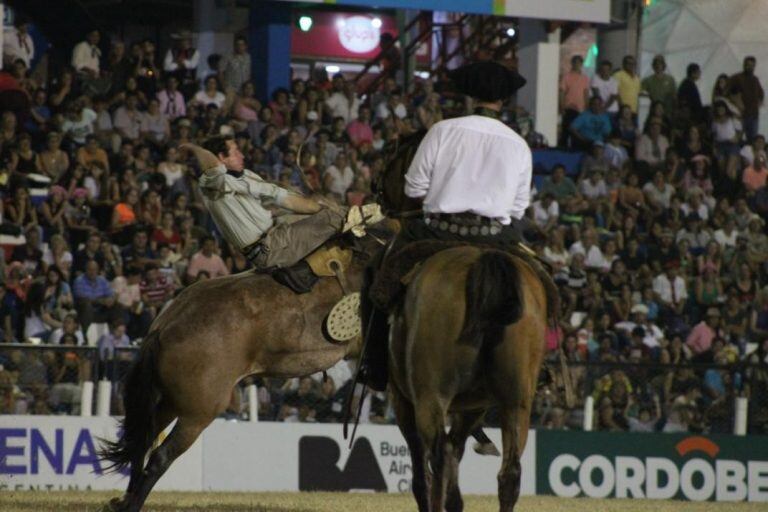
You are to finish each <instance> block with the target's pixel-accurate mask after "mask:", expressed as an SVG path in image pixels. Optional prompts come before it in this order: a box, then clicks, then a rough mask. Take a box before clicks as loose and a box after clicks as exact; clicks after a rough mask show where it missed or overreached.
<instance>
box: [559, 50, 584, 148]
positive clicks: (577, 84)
mask: <svg viewBox="0 0 768 512" xmlns="http://www.w3.org/2000/svg"><path fill="white" fill-rule="evenodd" d="M583 65H584V58H583V57H581V56H580V55H574V56H573V57H571V69H570V71H568V72H567V73H566V74H564V75H563V76H562V77H561V78H560V113H561V114H562V116H563V117H562V124H563V126H562V130H563V134H564V140H563V145H569V144H567V143H566V140H567V135H568V133H569V131H570V127H571V123H573V121H574V119H576V118H577V117H579V114H581V113H582V112H583V111H584V110H585V109H586V108H587V101H588V100H589V77H587V76H586V75H585V74H583V73H582V72H581V70H582V66H583Z"/></svg>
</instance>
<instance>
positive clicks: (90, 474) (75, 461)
mask: <svg viewBox="0 0 768 512" xmlns="http://www.w3.org/2000/svg"><path fill="white" fill-rule="evenodd" d="M116 437H117V421H115V419H114V418H81V417H77V416H0V492H2V491H15V490H16V491H18V490H70V489H71V490H75V489H77V490H108V489H119V490H124V489H125V488H126V486H127V485H128V478H127V473H124V474H120V473H117V474H115V473H109V474H107V473H106V472H105V469H106V468H105V466H106V464H105V463H103V462H101V461H99V458H98V455H97V450H98V449H99V442H98V440H99V438H106V439H115V438H116ZM202 453H203V452H202V441H201V440H200V439H198V441H197V442H196V443H195V444H194V445H192V447H191V448H190V449H189V450H187V451H186V452H185V453H184V454H183V455H182V456H181V457H179V458H178V459H177V460H176V462H174V463H173V465H172V466H171V468H170V469H169V470H168V472H167V473H166V474H165V475H164V476H163V477H162V478H161V479H160V482H159V483H158V486H157V488H158V489H161V490H174V491H195V490H200V488H201V487H202V476H203V470H202Z"/></svg>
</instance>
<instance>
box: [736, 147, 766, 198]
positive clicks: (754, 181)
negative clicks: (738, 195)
mask: <svg viewBox="0 0 768 512" xmlns="http://www.w3.org/2000/svg"><path fill="white" fill-rule="evenodd" d="M766 179H768V170H767V169H766V166H765V154H764V153H759V154H758V155H757V156H756V157H755V158H754V160H753V163H752V164H751V165H749V166H747V167H746V168H745V169H744V171H743V174H742V176H741V180H742V182H744V187H746V189H747V193H748V194H749V195H752V194H754V193H755V192H757V191H758V190H760V189H761V188H764V187H765V183H766Z"/></svg>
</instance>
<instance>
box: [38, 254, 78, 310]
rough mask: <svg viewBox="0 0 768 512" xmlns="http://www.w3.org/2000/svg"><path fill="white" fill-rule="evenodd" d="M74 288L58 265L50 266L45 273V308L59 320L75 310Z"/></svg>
mask: <svg viewBox="0 0 768 512" xmlns="http://www.w3.org/2000/svg"><path fill="white" fill-rule="evenodd" d="M74 308H75V301H74V298H73V297H72V289H71V288H70V286H69V283H68V282H67V281H66V280H65V279H64V273H63V272H62V271H61V269H59V267H57V266H56V265H51V266H49V267H48V270H47V271H46V275H45V310H46V311H47V312H48V313H49V314H50V315H51V316H52V317H53V318H54V319H56V320H57V321H61V320H63V319H64V317H65V316H66V315H67V314H69V313H71V312H74Z"/></svg>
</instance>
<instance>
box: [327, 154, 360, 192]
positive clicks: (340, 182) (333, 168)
mask: <svg viewBox="0 0 768 512" xmlns="http://www.w3.org/2000/svg"><path fill="white" fill-rule="evenodd" d="M354 180H355V173H354V172H353V171H352V167H350V166H349V161H348V160H347V155H346V154H344V153H339V154H338V155H337V156H336V159H335V161H334V163H333V165H330V166H328V167H327V168H326V169H325V174H324V175H323V185H324V187H325V190H326V191H328V192H329V193H330V194H333V196H334V197H336V198H337V199H339V200H340V201H343V198H345V197H346V194H347V190H349V188H350V187H351V186H352V183H353V182H354Z"/></svg>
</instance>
